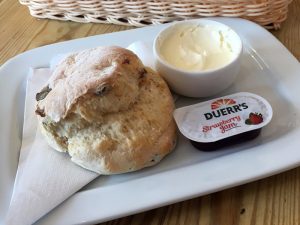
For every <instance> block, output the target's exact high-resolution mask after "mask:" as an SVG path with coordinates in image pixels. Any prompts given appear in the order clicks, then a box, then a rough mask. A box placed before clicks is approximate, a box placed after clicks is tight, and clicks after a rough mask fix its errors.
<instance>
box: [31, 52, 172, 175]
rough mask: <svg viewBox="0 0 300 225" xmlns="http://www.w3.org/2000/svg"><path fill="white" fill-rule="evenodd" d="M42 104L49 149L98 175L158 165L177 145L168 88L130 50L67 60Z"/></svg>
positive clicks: (73, 56)
mask: <svg viewBox="0 0 300 225" xmlns="http://www.w3.org/2000/svg"><path fill="white" fill-rule="evenodd" d="M36 100H37V106H36V114H37V117H38V121H39V127H40V129H41V132H42V134H43V135H44V136H45V138H46V140H47V142H48V143H49V145H51V146H52V147H53V148H54V149H56V150H58V151H61V152H67V153H68V154H69V155H70V156H71V160H72V161H73V162H74V163H76V164H78V165H80V166H82V167H84V168H86V169H88V170H92V171H94V172H97V173H99V174H116V173H125V172H130V171H135V170H138V169H141V168H144V167H147V166H152V165H154V164H156V163H158V162H159V161H160V160H161V159H162V158H163V157H164V156H166V155H167V154H168V153H170V152H171V151H172V149H173V148H174V145H175V142H176V125H175V122H174V120H173V116H172V113H173V110H174V103H173V99H172V96H171V94H170V91H169V89H168V86H167V84H166V83H165V82H164V80H163V79H162V78H161V77H160V76H159V75H158V74H157V73H156V72H154V71H153V70H151V69H149V68H145V67H144V65H143V64H142V62H141V61H140V60H139V58H138V57H137V56H136V55H135V54H134V53H132V52H131V51H129V50H127V49H123V48H120V47H98V48H94V49H88V50H85V51H82V52H79V53H75V54H71V55H69V56H68V57H67V58H66V59H64V60H63V61H62V62H61V63H60V64H59V65H58V66H57V68H56V69H55V71H54V72H53V75H52V77H51V78H50V80H49V82H48V85H47V86H46V87H45V88H43V89H42V90H41V91H40V92H39V93H37V95H36Z"/></svg>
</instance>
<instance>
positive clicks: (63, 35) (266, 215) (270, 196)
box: [0, 0, 300, 225]
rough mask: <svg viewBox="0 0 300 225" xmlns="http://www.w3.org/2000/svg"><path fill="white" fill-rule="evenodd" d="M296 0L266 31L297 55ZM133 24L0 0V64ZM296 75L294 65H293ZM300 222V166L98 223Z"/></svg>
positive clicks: (299, 8)
mask: <svg viewBox="0 0 300 225" xmlns="http://www.w3.org/2000/svg"><path fill="white" fill-rule="evenodd" d="M299 12H300V0H294V1H293V2H292V3H291V5H290V7H289V14H288V18H287V20H286V21H285V22H284V23H283V24H282V27H281V29H280V30H277V31H271V32H272V33H273V34H274V35H275V36H276V37H277V38H278V39H279V40H280V41H281V42H282V43H283V44H284V45H285V46H286V47H287V49H289V50H290V52H291V53H292V54H293V55H294V56H295V57H296V58H297V59H298V60H300V13H299ZM126 29H133V27H126V26H118V25H107V24H80V23H74V22H61V21H53V20H38V19H36V18H33V17H31V16H30V14H29V12H28V9H27V7H25V6H22V5H20V4H19V3H18V2H17V1H11V0H0V50H1V54H0V65H2V64H3V63H4V62H5V61H6V60H8V59H9V58H11V57H13V56H15V55H17V54H19V53H21V52H24V51H26V50H28V49H32V48H36V47H39V46H43V45H47V44H51V43H56V42H60V41H66V40H71V39H76V38H80V37H86V36H91V35H97V34H104V33H110V32H115V31H120V30H126ZM299 75H300V71H299ZM117 224H124V225H125V224H126V225H127V224H133V225H138V224H151V225H158V224H160V225H162V224H163V225H174V224H179V225H181V224H188V225H193V224H201V225H223V224H224V225H229V224H240V225H253V224H264V225H268V224H272V225H282V224H284V225H295V224H300V167H298V168H296V169H293V170H290V171H287V172H284V173H281V174H278V175H275V176H272V177H269V178H266V179H262V180H259V181H256V182H252V183H248V184H245V185H242V186H238V187H235V188H230V189H227V190H224V191H220V192H217V193H214V194H210V195H206V196H203V197H199V198H195V199H191V200H188V201H184V202H180V203H176V204H173V205H169V206H165V207H161V208H158V209H154V210H151V211H147V212H144V213H139V214H136V215H132V216H128V217H124V218H120V219H117V220H114V221H109V222H106V223H103V224H102V225H117Z"/></svg>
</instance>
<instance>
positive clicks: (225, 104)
mask: <svg viewBox="0 0 300 225" xmlns="http://www.w3.org/2000/svg"><path fill="white" fill-rule="evenodd" d="M272 115H273V111H272V107H271V105H270V104H269V103H268V102H267V101H266V100H265V99H264V98H262V97H260V96H258V95H255V94H252V93H247V92H241V93H237V94H233V95H228V96H224V97H220V98H217V99H212V100H209V101H206V102H201V103H198V104H195V105H190V106H187V107H182V108H178V109H176V110H175V111H174V118H175V121H176V123H177V126H178V128H179V130H180V132H181V133H182V134H183V135H184V136H185V137H187V138H188V139H190V141H191V143H192V145H193V146H194V147H196V148H198V149H200V150H203V151H213V150H216V149H220V148H223V147H228V146H230V145H232V144H238V143H242V142H244V141H249V140H252V139H254V138H256V137H257V136H258V135H259V134H260V132H261V128H262V127H264V126H266V125H267V124H268V123H269V122H270V121H271V118H272Z"/></svg>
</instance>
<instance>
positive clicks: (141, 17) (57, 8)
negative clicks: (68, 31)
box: [19, 0, 292, 29]
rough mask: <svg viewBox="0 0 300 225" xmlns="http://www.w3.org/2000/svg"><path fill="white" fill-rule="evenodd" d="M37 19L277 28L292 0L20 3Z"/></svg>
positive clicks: (33, 0) (54, 0) (36, 0)
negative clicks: (243, 23)
mask: <svg viewBox="0 0 300 225" xmlns="http://www.w3.org/2000/svg"><path fill="white" fill-rule="evenodd" d="M19 1H20V3H21V4H23V5H26V6H28V7H29V10H30V14H31V15H32V16H34V17H38V18H49V19H57V20H71V21H75V22H81V23H89V22H93V23H112V24H120V25H132V26H137V27H140V26H145V25H149V24H161V23H166V22H170V21H175V20H183V19H192V18H199V17H210V16H224V17H241V18H245V19H249V20H252V21H254V22H256V23H258V24H260V25H262V26H265V27H266V28H268V29H273V28H275V29H278V28H279V27H280V24H281V23H282V22H283V21H284V20H285V19H286V17H287V13H288V5H289V3H290V2H291V1H292V0H181V1H172V0H149V1H147V0H127V1H122V0H19Z"/></svg>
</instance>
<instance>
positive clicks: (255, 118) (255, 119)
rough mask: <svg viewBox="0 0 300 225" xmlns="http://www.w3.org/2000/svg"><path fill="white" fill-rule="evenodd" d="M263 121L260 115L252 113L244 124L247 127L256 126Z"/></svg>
mask: <svg viewBox="0 0 300 225" xmlns="http://www.w3.org/2000/svg"><path fill="white" fill-rule="evenodd" d="M263 121H264V119H263V116H262V114H261V113H253V112H251V113H250V114H249V118H248V119H246V121H245V124H247V125H257V124H260V123H262V122H263Z"/></svg>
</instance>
